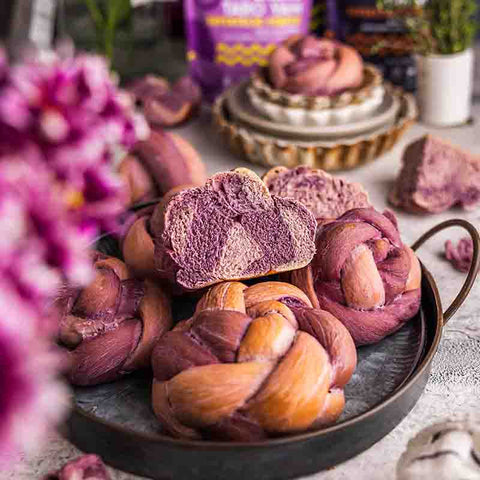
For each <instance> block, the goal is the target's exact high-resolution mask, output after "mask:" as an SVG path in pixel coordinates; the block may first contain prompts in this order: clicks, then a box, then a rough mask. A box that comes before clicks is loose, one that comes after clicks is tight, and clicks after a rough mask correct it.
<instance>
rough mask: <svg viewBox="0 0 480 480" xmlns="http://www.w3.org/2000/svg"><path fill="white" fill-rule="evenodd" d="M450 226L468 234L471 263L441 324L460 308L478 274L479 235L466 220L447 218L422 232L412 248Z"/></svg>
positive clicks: (479, 265) (479, 262) (417, 246)
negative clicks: (470, 238) (461, 229)
mask: <svg viewBox="0 0 480 480" xmlns="http://www.w3.org/2000/svg"><path fill="white" fill-rule="evenodd" d="M450 227H462V228H464V229H465V230H467V232H468V233H469V234H470V237H472V240H473V259H472V265H471V266H470V270H469V271H468V274H467V278H466V280H465V283H464V284H463V286H462V289H461V290H460V292H459V294H458V295H457V296H456V298H455V300H454V301H453V302H452V304H451V305H450V306H449V307H448V308H447V310H446V311H445V312H444V314H443V324H444V325H445V324H446V323H447V322H448V321H449V320H450V318H452V316H453V315H454V314H455V312H456V311H457V310H458V309H459V308H460V306H461V305H462V304H463V302H464V301H465V299H466V298H467V296H468V294H469V293H470V290H471V288H472V286H473V284H474V282H475V278H476V277H477V275H478V271H479V268H480V256H479V252H480V235H479V234H478V231H477V229H476V228H475V227H474V226H473V225H472V224H471V223H470V222H467V221H466V220H462V219H460V218H455V219H452V220H447V221H445V222H442V223H440V224H438V225H437V226H436V227H433V228H431V229H430V230H428V232H426V233H424V234H423V235H422V236H421V237H420V238H419V239H418V240H417V241H416V242H415V243H414V244H413V245H412V250H414V251H416V250H417V249H418V248H419V247H421V246H422V245H423V244H424V243H425V242H426V241H427V240H428V239H430V238H431V237H433V235H435V234H436V233H438V232H440V231H442V230H445V229H447V228H450Z"/></svg>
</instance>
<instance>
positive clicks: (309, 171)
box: [263, 165, 371, 221]
mask: <svg viewBox="0 0 480 480" xmlns="http://www.w3.org/2000/svg"><path fill="white" fill-rule="evenodd" d="M263 181H264V182H265V184H266V185H267V187H268V189H269V190H270V193H271V194H272V195H277V196H279V197H284V198H293V199H294V200H297V201H298V202H300V203H301V204H302V205H304V206H305V207H307V208H308V209H309V210H310V211H311V212H312V213H313V214H314V215H315V218H316V219H317V221H321V220H326V219H335V218H338V217H339V216H340V215H343V214H344V213H345V212H346V211H348V210H351V209H352V208H368V207H371V204H370V202H369V200H368V193H367V192H366V190H365V189H364V188H363V187H362V185H360V184H359V183H354V182H347V181H346V180H344V179H343V178H340V177H334V176H333V175H330V174H329V173H327V172H325V171H323V170H320V169H315V168H310V167H306V166H303V165H302V166H299V167H296V168H292V169H289V168H286V167H274V168H272V169H271V170H269V171H268V172H267V173H266V174H265V175H264V176H263Z"/></svg>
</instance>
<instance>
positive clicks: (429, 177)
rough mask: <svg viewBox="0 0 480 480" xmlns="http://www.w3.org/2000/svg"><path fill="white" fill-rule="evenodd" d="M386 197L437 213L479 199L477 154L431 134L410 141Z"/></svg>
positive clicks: (479, 159) (403, 205)
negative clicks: (396, 176)
mask: <svg viewBox="0 0 480 480" xmlns="http://www.w3.org/2000/svg"><path fill="white" fill-rule="evenodd" d="M402 162H403V166H402V169H401V170H400V173H399V175H398V178H397V180H396V184H395V187H394V189H393V190H392V192H391V194H390V196H389V201H390V202H391V203H392V204H393V205H395V206H396V207H399V208H402V209H404V210H407V211H410V212H414V213H438V212H443V211H445V210H448V209H449V208H451V207H453V206H455V205H459V206H461V207H463V208H465V209H473V208H475V207H476V206H478V204H479V203H480V157H479V156H473V155H471V154H469V153H468V152H465V151H464V150H461V149H460V148H459V147H456V146H454V145H452V144H450V143H449V142H446V141H444V140H442V139H441V138H438V137H434V136H432V135H425V136H424V137H422V138H420V139H418V140H416V141H414V142H413V143H411V144H410V145H409V146H408V147H407V148H406V149H405V152H404V154H403V158H402Z"/></svg>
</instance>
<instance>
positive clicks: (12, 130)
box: [0, 50, 148, 458]
mask: <svg viewBox="0 0 480 480" xmlns="http://www.w3.org/2000/svg"><path fill="white" fill-rule="evenodd" d="M147 134H148V127H147V126H146V123H145V122H144V120H143V118H142V117H140V116H137V115H136V114H135V113H134V110H133V105H132V104H131V101H130V97H129V96H128V95H127V94H126V93H124V92H122V91H121V90H119V89H118V88H117V86H116V85H115V82H114V81H113V80H112V78H111V74H110V71H109V69H108V66H107V64H106V63H105V61H104V60H103V59H102V58H101V57H96V56H88V55H80V56H77V57H73V56H70V57H66V58H61V57H59V56H52V57H51V58H49V59H48V60H43V61H40V60H39V59H38V58H33V57H32V58H30V59H29V60H26V61H25V62H23V63H21V64H18V65H9V63H8V61H7V58H6V56H5V54H4V53H3V52H2V51H1V50H0V458H1V457H2V454H5V453H8V452H9V451H11V450H12V448H17V447H22V446H23V445H22V444H23V443H24V440H25V438H24V436H22V435H19V432H21V431H23V430H24V429H23V428H20V425H24V426H25V422H26V421H27V422H28V418H30V417H29V415H28V413H26V412H28V411H29V409H30V411H34V412H35V414H34V416H35V417H36V418H37V421H36V422H34V423H32V424H30V423H28V424H27V425H28V432H29V433H28V437H30V438H34V435H33V430H34V429H33V426H34V425H37V426H39V427H41V426H45V425H47V424H48V423H49V422H48V419H50V418H51V416H52V415H51V414H52V411H51V410H52V405H57V404H58V402H57V403H55V402H54V403H53V404H52V402H51V401H44V400H45V399H46V398H50V399H51V396H53V397H56V398H58V396H59V395H57V394H58V392H59V391H60V390H61V386H59V385H58V382H57V380H56V375H57V372H58V367H59V365H58V357H57V355H56V354H54V353H52V351H53V350H54V347H53V344H52V343H53V342H51V334H52V332H53V331H54V328H55V322H54V321H53V322H52V320H54V319H55V316H54V314H53V309H52V308H51V307H49V305H51V304H52V301H53V299H54V297H55V294H56V291H57V289H58V287H59V285H60V284H61V283H62V282H63V281H68V282H69V283H72V284H75V285H82V284H85V283H87V282H88V281H89V278H90V275H91V268H92V267H91V260H90V257H89V255H88V246H89V244H90V243H91V242H92V241H93V239H94V238H95V236H96V235H98V233H99V231H100V230H102V229H110V228H112V227H114V226H115V221H116V218H117V217H118V215H119V213H120V212H121V211H122V205H123V204H124V200H123V190H122V187H121V183H120V180H119V178H118V177H117V175H116V173H114V168H113V151H114V149H115V148H117V147H118V146H123V147H125V148H129V147H130V146H131V145H133V143H134V142H135V141H136V140H137V139H139V138H143V137H145V136H146V135H147ZM49 392H50V393H49ZM55 392H57V393H55ZM41 399H44V400H41ZM32 409H33V410H32ZM55 410H57V411H58V412H60V411H61V408H60V406H57V407H54V409H53V411H55ZM40 430H42V428H38V429H37V431H40Z"/></svg>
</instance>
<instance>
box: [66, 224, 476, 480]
mask: <svg viewBox="0 0 480 480" xmlns="http://www.w3.org/2000/svg"><path fill="white" fill-rule="evenodd" d="M453 225H456V226H462V227H463V228H465V229H466V230H468V232H469V233H470V235H471V236H472V238H473V239H474V261H473V264H472V268H471V270H470V272H469V274H468V277H467V280H466V282H465V284H464V286H463V288H462V290H461V292H460V293H459V295H458V297H457V298H456V299H455V301H454V302H453V304H452V305H451V306H450V308H449V309H448V310H447V311H446V312H445V314H443V313H442V308H441V303H440V298H439V294H438V290H437V287H436V285H435V282H434V280H433V278H432V276H431V275H430V273H429V272H428V270H427V269H426V268H425V267H424V266H422V271H423V279H422V304H421V309H420V312H419V314H418V315H417V316H416V317H415V318H414V319H413V320H412V321H410V322H409V323H408V324H407V325H405V326H404V327H403V328H402V329H401V330H400V331H398V332H397V333H395V334H394V335H391V336H390V337H387V338H386V339H384V340H383V341H382V342H380V343H378V344H376V345H372V346H368V347H362V348H360V349H359V351H358V367H357V370H356V372H355V374H354V376H353V378H352V380H351V381H350V383H349V384H348V386H347V388H346V390H345V393H346V400H347V403H346V408H345V411H344V413H343V415H342V417H341V419H340V421H339V422H338V423H337V424H335V425H333V426H331V427H328V428H326V429H323V430H320V431H315V432H308V433H303V434H297V435H292V436H288V437H284V438H280V439H273V440H267V441H262V442H257V443H224V442H207V441H185V440H177V439H173V438H170V437H168V436H166V435H163V434H162V432H161V430H160V428H159V425H158V423H157V422H156V420H155V416H154V415H153V412H152V410H151V401H150V388H151V374H150V373H149V372H139V373H137V374H134V375H131V376H129V377H127V378H124V379H122V380H120V381H117V382H115V383H111V384H107V385H99V386H96V387H83V388H80V387H78V388H75V390H74V393H75V395H74V409H73V412H72V415H71V417H70V419H69V421H68V436H69V438H70V440H71V441H72V442H73V443H75V444H76V445H77V446H78V447H80V448H81V449H82V450H85V451H87V452H94V453H98V454H100V455H101V456H102V457H103V458H104V459H105V461H106V462H107V463H109V464H111V465H112V466H115V467H117V468H120V469H122V470H126V471H128V472H132V473H135V474H138V475H144V476H147V477H151V478H154V479H174V478H175V479H183V478H189V479H209V480H212V479H227V478H228V479H229V480H235V479H245V478H248V479H249V480H255V479H259V480H260V479H261V480H269V479H287V478H294V477H297V476H301V475H307V474H311V473H314V472H316V471H319V470H321V469H325V468H329V467H332V466H334V465H336V464H338V463H341V462H343V461H345V460H347V459H348V458H351V457H353V456H355V455H357V454H358V453H360V452H362V451H364V450H366V449H367V448H369V447H370V446H371V445H373V444H374V443H376V442H377V441H378V440H380V439H381V438H383V437H384V436H385V435H386V434H387V433H388V432H390V431H391V430H392V429H393V428H394V427H395V426H396V425H397V424H398V423H399V422H400V421H401V420H402V419H403V418H404V417H405V416H406V415H407V414H408V412H409V411H410V410H411V409H412V408H413V406H414V405H415V403H416V402H417V400H418V398H419V397H420V395H421V394H422V392H423V389H424V387H425V384H426V382H427V379H428V375H429V372H430V368H431V362H432V359H433V356H434V354H435V352H436V350H437V346H438V343H439V341H440V337H441V331H442V327H443V325H444V323H445V322H446V321H448V319H449V318H450V317H451V316H452V315H453V314H454V313H455V311H456V310H457V309H458V308H459V306H460V305H461V303H463V301H464V300H465V298H466V296H467V295H468V292H469V291H470V289H471V287H472V285H473V282H474V281H475V277H476V275H477V273H478V269H479V263H480V261H479V256H478V254H479V247H480V239H479V236H478V232H477V231H476V230H475V228H474V227H473V226H472V225H470V224H469V223H468V222H466V221H464V220H450V221H447V222H444V223H442V224H440V225H438V226H437V227H435V228H434V229H432V230H431V231H429V232H427V233H426V234H425V235H424V236H423V237H422V238H421V239H420V240H419V241H418V242H416V244H415V245H414V246H413V248H414V249H416V248H418V247H419V246H420V245H421V244H422V243H423V242H424V241H425V240H427V239H428V238H430V236H432V235H433V234H435V233H436V232H437V231H439V230H442V229H444V228H447V227H449V226H453ZM101 246H102V243H100V247H101ZM103 246H104V248H103V250H106V251H107V252H108V253H110V254H112V253H114V252H115V246H114V244H112V243H111V240H110V241H105V242H103ZM192 309H193V305H192V304H191V303H189V302H186V301H185V300H182V301H179V302H177V303H176V304H175V305H174V312H175V313H176V317H177V319H184V318H188V316H189V314H190V313H191V311H192Z"/></svg>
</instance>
